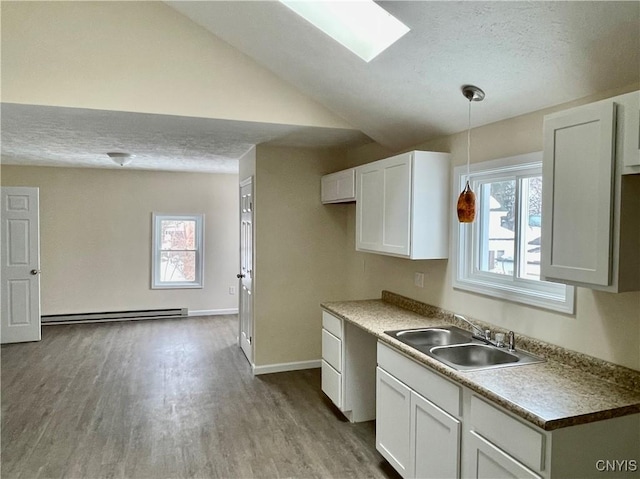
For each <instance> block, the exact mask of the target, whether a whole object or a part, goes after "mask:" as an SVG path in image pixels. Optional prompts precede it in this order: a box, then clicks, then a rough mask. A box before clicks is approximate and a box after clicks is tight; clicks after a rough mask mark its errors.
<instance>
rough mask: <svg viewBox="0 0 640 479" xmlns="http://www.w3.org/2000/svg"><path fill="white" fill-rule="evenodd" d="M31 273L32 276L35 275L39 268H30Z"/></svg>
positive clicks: (38, 272)
mask: <svg viewBox="0 0 640 479" xmlns="http://www.w3.org/2000/svg"><path fill="white" fill-rule="evenodd" d="M31 274H32V275H33V276H35V275H36V274H40V270H39V269H32V270H31Z"/></svg>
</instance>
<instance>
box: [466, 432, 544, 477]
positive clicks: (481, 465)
mask: <svg viewBox="0 0 640 479" xmlns="http://www.w3.org/2000/svg"><path fill="white" fill-rule="evenodd" d="M468 443H469V444H468V447H469V448H470V450H471V455H472V457H473V461H472V463H471V465H472V471H471V472H472V477H475V478H477V479H495V478H497V477H518V478H521V479H541V476H539V475H538V474H536V473H535V472H533V471H531V470H529V469H528V468H527V467H525V466H524V465H522V464H521V463H519V462H518V461H516V460H515V459H514V458H513V457H511V456H509V455H508V454H505V453H504V451H502V450H500V449H498V448H497V447H495V446H494V445H493V444H491V443H490V442H489V441H487V440H486V439H484V438H483V437H481V436H478V435H477V434H476V433H474V432H473V431H472V432H471V433H469V441H468Z"/></svg>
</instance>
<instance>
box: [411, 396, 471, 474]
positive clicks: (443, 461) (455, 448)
mask: <svg viewBox="0 0 640 479" xmlns="http://www.w3.org/2000/svg"><path fill="white" fill-rule="evenodd" d="M460 428H461V424H460V421H458V420H457V419H456V418H454V417H453V416H450V415H449V414H447V413H446V412H444V411H443V410H442V409H440V408H439V407H437V406H436V405H434V404H433V403H432V402H430V401H428V400H426V399H425V398H423V397H422V396H420V395H419V394H416V393H415V392H412V393H411V436H410V438H411V441H410V442H411V458H412V463H413V464H412V468H413V471H414V477H419V478H423V479H443V478H456V477H460Z"/></svg>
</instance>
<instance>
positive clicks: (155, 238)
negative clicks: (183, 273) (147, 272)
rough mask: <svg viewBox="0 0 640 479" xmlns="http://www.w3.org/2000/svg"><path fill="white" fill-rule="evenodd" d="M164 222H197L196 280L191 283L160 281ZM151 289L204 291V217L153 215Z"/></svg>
mask: <svg viewBox="0 0 640 479" xmlns="http://www.w3.org/2000/svg"><path fill="white" fill-rule="evenodd" d="M163 220H185V221H195V222H196V249H195V252H196V273H195V276H196V279H195V281H189V282H184V281H180V282H169V281H160V269H159V267H158V266H159V265H160V253H161V246H162V245H161V243H160V242H161V237H160V236H161V235H160V224H161V222H162V221H163ZM151 230H152V248H151V250H152V252H151V289H202V288H203V287H204V275H203V269H204V215H175V214H161V213H153V214H152V223H151Z"/></svg>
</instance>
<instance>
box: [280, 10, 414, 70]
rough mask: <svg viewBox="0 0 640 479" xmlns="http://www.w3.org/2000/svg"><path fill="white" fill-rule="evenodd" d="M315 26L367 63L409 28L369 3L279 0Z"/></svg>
mask: <svg viewBox="0 0 640 479" xmlns="http://www.w3.org/2000/svg"><path fill="white" fill-rule="evenodd" d="M280 3H282V4H283V5H285V6H286V7H288V8H289V9H291V10H293V11H294V12H295V13H297V14H298V15H300V16H301V17H302V18H304V19H305V20H307V21H308V22H309V23H311V24H312V25H314V26H315V27H317V28H319V29H320V30H322V31H323V32H324V33H326V34H327V35H329V36H330V37H331V38H333V39H334V40H336V41H337V42H338V43H340V44H342V45H343V46H344V47H346V48H347V49H349V50H351V51H352V52H353V53H355V54H356V55H358V56H359V57H360V58H362V59H363V60H364V61H365V62H370V61H371V60H373V59H374V58H375V57H376V56H378V55H379V54H380V53H381V52H383V51H384V50H386V49H387V48H388V47H389V46H390V45H392V44H393V43H395V42H396V41H397V40H398V39H399V38H400V37H402V36H403V35H404V34H405V33H407V32H408V31H409V30H410V29H409V27H407V26H406V25H405V24H404V23H402V22H401V21H400V20H398V19H397V18H396V17H394V16H393V15H391V14H390V13H389V12H387V11H386V10H385V9H384V8H382V7H381V6H379V5H378V4H376V3H375V2H373V1H372V0H359V1H349V2H344V1H342V2H340V1H306V2H305V1H300V0H280Z"/></svg>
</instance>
